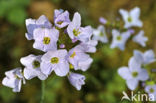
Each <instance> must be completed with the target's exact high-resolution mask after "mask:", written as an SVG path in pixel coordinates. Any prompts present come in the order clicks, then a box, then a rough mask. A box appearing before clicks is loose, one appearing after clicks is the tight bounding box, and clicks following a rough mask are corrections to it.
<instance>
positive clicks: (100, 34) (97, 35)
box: [93, 25, 108, 43]
mask: <svg viewBox="0 0 156 103" xmlns="http://www.w3.org/2000/svg"><path fill="white" fill-rule="evenodd" d="M93 40H99V41H101V42H103V43H108V38H107V35H106V32H105V28H104V26H103V25H100V26H98V28H97V29H94V31H93Z"/></svg>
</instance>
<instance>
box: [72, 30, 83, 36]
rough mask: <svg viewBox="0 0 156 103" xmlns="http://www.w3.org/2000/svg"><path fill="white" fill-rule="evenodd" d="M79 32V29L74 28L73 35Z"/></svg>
mask: <svg viewBox="0 0 156 103" xmlns="http://www.w3.org/2000/svg"><path fill="white" fill-rule="evenodd" d="M80 33H81V32H79V29H77V30H76V29H74V30H73V34H74V35H75V36H78V35H79V34H80Z"/></svg>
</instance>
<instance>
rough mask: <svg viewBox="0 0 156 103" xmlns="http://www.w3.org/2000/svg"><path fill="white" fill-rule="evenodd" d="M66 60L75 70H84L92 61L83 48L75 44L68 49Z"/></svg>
mask: <svg viewBox="0 0 156 103" xmlns="http://www.w3.org/2000/svg"><path fill="white" fill-rule="evenodd" d="M68 61H69V63H70V64H71V65H72V66H73V67H74V69H75V70H82V71H86V70H87V69H88V68H89V67H90V65H91V63H92V62H93V59H92V58H91V57H90V56H89V55H88V54H86V53H85V51H84V48H82V47H81V46H76V47H74V48H72V49H70V50H69V53H68Z"/></svg>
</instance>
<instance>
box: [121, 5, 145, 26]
mask: <svg viewBox="0 0 156 103" xmlns="http://www.w3.org/2000/svg"><path fill="white" fill-rule="evenodd" d="M119 13H120V14H121V15H122V18H123V20H124V22H125V25H124V27H125V28H129V27H132V26H136V27H142V25H143V23H142V21H141V20H140V19H139V17H140V8H138V7H135V8H134V9H132V10H131V11H130V12H128V11H126V10H123V9H120V10H119Z"/></svg>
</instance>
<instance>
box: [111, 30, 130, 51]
mask: <svg viewBox="0 0 156 103" xmlns="http://www.w3.org/2000/svg"><path fill="white" fill-rule="evenodd" d="M112 35H113V41H112V44H111V48H115V47H118V48H119V49H120V50H122V51H123V50H124V49H125V43H126V42H127V40H128V38H129V37H130V35H131V34H130V32H129V31H127V32H123V33H120V32H119V31H117V30H115V29H114V30H113V31H112Z"/></svg>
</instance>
